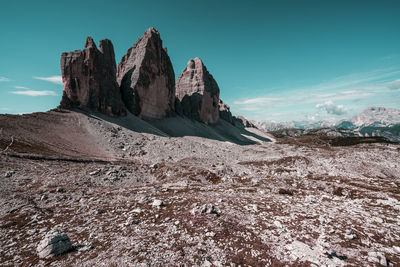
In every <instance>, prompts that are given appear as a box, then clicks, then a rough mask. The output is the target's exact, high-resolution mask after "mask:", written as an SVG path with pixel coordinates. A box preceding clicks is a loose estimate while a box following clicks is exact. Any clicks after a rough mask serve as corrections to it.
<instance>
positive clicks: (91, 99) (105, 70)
mask: <svg viewBox="0 0 400 267" xmlns="http://www.w3.org/2000/svg"><path fill="white" fill-rule="evenodd" d="M61 74H62V80H63V85H64V91H63V96H62V99H61V103H60V107H61V108H82V109H89V110H93V111H99V112H101V113H104V114H107V115H110V116H124V115H126V110H125V108H124V104H123V102H122V99H121V93H120V90H119V87H118V84H117V81H116V65H115V56H114V47H113V45H112V43H111V41H110V40H108V39H105V40H101V41H100V44H99V49H97V47H96V44H95V43H94V41H93V39H92V38H91V37H87V39H86V44H85V49H84V50H76V51H73V52H69V53H63V54H62V55H61Z"/></svg>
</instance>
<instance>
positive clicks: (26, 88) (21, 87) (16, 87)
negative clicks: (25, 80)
mask: <svg viewBox="0 0 400 267" xmlns="http://www.w3.org/2000/svg"><path fill="white" fill-rule="evenodd" d="M14 88H15V89H24V90H30V89H29V88H28V87H25V86H18V85H17V86H14Z"/></svg>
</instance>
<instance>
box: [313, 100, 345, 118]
mask: <svg viewBox="0 0 400 267" xmlns="http://www.w3.org/2000/svg"><path fill="white" fill-rule="evenodd" d="M315 107H316V108H317V109H323V110H325V111H326V112H327V113H329V114H334V115H343V114H346V112H347V111H346V109H345V108H344V106H343V105H335V104H334V103H333V102H332V101H326V102H325V103H323V104H317V105H316V106H315Z"/></svg>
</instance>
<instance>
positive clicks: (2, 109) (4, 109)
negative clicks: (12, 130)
mask: <svg viewBox="0 0 400 267" xmlns="http://www.w3.org/2000/svg"><path fill="white" fill-rule="evenodd" d="M0 110H1V111H6V110H9V108H0Z"/></svg>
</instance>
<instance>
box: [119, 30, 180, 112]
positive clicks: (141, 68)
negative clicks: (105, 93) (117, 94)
mask: <svg viewBox="0 0 400 267" xmlns="http://www.w3.org/2000/svg"><path fill="white" fill-rule="evenodd" d="M117 81H118V83H119V85H120V88H121V93H122V97H123V101H124V103H125V105H126V107H127V108H128V110H129V111H130V112H132V113H133V114H134V115H137V116H139V117H140V118H142V119H161V118H164V117H166V116H168V115H169V114H171V113H173V112H174V110H175V73H174V69H173V67H172V63H171V60H170V59H169V56H168V54H167V50H166V48H163V47H162V40H161V38H160V34H159V33H158V31H157V30H156V29H154V28H150V29H148V30H147V31H146V32H145V33H144V34H143V36H142V37H141V38H139V39H138V40H137V41H136V43H135V44H134V45H133V47H131V48H129V49H128V51H127V52H126V54H125V55H124V56H123V57H122V59H121V62H120V63H119V64H118V67H117Z"/></svg>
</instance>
